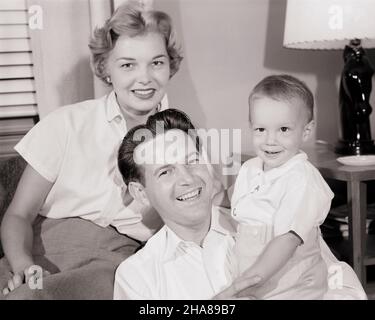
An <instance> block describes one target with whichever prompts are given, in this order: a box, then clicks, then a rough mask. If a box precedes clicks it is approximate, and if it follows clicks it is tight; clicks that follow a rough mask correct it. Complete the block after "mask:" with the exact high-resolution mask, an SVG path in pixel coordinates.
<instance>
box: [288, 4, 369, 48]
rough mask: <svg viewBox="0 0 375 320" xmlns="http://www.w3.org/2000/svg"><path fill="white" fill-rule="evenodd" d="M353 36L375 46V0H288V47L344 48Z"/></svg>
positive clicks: (363, 45)
mask: <svg viewBox="0 0 375 320" xmlns="http://www.w3.org/2000/svg"><path fill="white" fill-rule="evenodd" d="M352 39H360V40H361V45H362V47H364V48H375V0H288V3H287V9H286V18H285V31H284V46H285V47H287V48H295V49H343V48H344V47H345V45H347V44H348V43H349V41H350V40H352Z"/></svg>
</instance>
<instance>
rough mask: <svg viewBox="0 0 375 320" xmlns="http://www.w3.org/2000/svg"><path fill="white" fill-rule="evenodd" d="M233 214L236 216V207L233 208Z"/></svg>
mask: <svg viewBox="0 0 375 320" xmlns="http://www.w3.org/2000/svg"><path fill="white" fill-rule="evenodd" d="M233 215H234V216H237V213H236V208H234V209H233Z"/></svg>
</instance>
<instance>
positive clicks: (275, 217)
mask: <svg viewBox="0 0 375 320" xmlns="http://www.w3.org/2000/svg"><path fill="white" fill-rule="evenodd" d="M310 191H313V192H310ZM333 196H334V194H333V192H332V191H331V189H330V188H329V186H328V185H327V183H326V182H325V181H324V179H323V177H322V176H321V175H320V173H319V171H318V170H317V169H316V168H315V167H314V166H313V165H312V164H310V162H308V161H307V155H306V154H305V153H304V152H302V151H301V152H300V153H298V154H297V155H295V156H294V157H293V158H291V159H290V160H289V161H287V162H286V163H285V164H283V165H282V166H280V167H278V168H274V169H271V170H269V171H266V172H264V171H263V161H262V160H261V159H260V158H258V157H256V158H253V159H250V160H248V161H246V162H245V163H244V164H243V165H242V167H241V169H240V172H239V174H238V177H237V179H236V182H235V186H234V191H233V195H232V199H231V208H232V216H233V218H234V219H235V220H237V221H238V222H239V223H245V224H252V225H255V226H257V225H259V226H263V227H264V226H267V227H269V228H271V227H272V228H273V235H272V237H275V236H277V235H281V234H284V233H287V232H289V231H291V230H293V231H294V232H296V233H297V234H298V235H299V236H300V237H301V238H302V240H305V239H306V238H307V236H308V234H309V232H310V231H311V229H312V228H314V227H318V226H319V225H320V224H321V223H323V221H324V219H325V218H326V216H327V214H328V212H329V209H330V205H331V200H332V198H333ZM265 232H266V231H265ZM268 232H269V231H268ZM268 238H269V237H268Z"/></svg>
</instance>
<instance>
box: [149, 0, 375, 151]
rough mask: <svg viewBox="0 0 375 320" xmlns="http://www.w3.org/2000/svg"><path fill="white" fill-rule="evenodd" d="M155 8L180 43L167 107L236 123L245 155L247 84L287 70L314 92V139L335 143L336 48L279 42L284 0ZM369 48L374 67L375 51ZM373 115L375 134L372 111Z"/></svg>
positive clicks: (202, 120)
mask: <svg viewBox="0 0 375 320" xmlns="http://www.w3.org/2000/svg"><path fill="white" fill-rule="evenodd" d="M154 7H155V8H157V9H162V10H164V11H166V12H168V13H169V14H170V15H171V16H172V18H173V20H174V22H175V25H176V28H177V31H178V34H179V36H180V40H181V42H182V44H183V49H184V56H185V59H184V61H183V64H182V68H181V70H180V72H179V73H178V74H176V76H175V79H174V80H172V82H171V84H170V90H169V101H170V105H171V106H178V107H180V108H181V109H184V110H185V111H186V112H187V113H188V114H190V115H191V116H192V118H193V120H194V121H195V122H196V123H198V125H200V126H203V127H207V128H211V127H214V128H215V127H216V128H241V129H242V151H243V152H247V153H248V152H250V150H251V147H250V142H249V141H250V136H249V131H248V122H247V118H248V111H247V97H248V94H249V92H250V90H251V88H252V87H253V86H254V85H255V84H256V83H257V82H258V81H259V80H260V79H262V78H263V77H264V76H266V75H269V74H273V73H290V74H292V75H295V76H297V77H299V78H300V79H301V80H303V81H305V82H306V83H307V84H308V86H309V87H310V88H311V90H312V91H313V93H314V94H315V97H316V113H317V117H316V120H317V127H316V132H315V137H316V139H319V140H325V141H328V142H329V143H333V144H334V143H335V142H336V141H337V139H338V134H339V128H338V117H339V113H338V110H339V109H338V84H339V75H340V73H341V70H342V67H343V62H342V57H341V55H342V53H341V51H299V50H290V49H285V48H283V47H282V39H283V33H284V17H285V9H286V0H269V1H267V0H204V1H202V0H154ZM369 54H370V57H371V60H372V63H373V65H375V51H374V50H372V51H370V52H369ZM371 104H372V106H375V94H372V98H371ZM371 120H372V131H373V137H375V135H374V133H375V123H374V122H375V120H374V115H372V117H371Z"/></svg>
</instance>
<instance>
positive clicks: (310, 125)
mask: <svg viewBox="0 0 375 320" xmlns="http://www.w3.org/2000/svg"><path fill="white" fill-rule="evenodd" d="M314 127H315V121H314V120H311V121H310V122H309V123H308V124H307V125H305V128H304V129H303V136H302V140H303V141H307V139H308V138H309V137H310V135H311V133H312V131H313V129H314Z"/></svg>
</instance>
